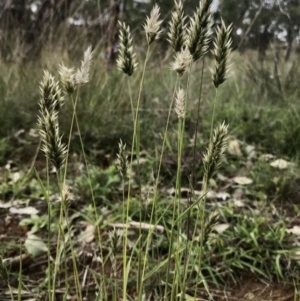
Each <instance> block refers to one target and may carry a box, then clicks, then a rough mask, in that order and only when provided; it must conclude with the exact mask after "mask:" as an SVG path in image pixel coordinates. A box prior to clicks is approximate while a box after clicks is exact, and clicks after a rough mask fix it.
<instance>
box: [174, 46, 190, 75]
mask: <svg viewBox="0 0 300 301" xmlns="http://www.w3.org/2000/svg"><path fill="white" fill-rule="evenodd" d="M191 61H192V56H191V54H190V51H189V50H188V48H182V49H181V51H180V52H176V54H175V59H174V62H172V64H171V69H172V70H174V71H176V72H177V73H178V75H179V76H182V75H183V74H184V73H185V72H186V70H187V67H188V66H189V65H190V63H191Z"/></svg>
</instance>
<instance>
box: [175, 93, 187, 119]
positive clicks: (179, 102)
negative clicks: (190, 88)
mask: <svg viewBox="0 0 300 301" xmlns="http://www.w3.org/2000/svg"><path fill="white" fill-rule="evenodd" d="M175 112H176V114H177V116H178V118H179V119H183V118H184V116H185V92H184V90H183V89H181V88H179V89H178V91H177V94H176V99H175Z"/></svg>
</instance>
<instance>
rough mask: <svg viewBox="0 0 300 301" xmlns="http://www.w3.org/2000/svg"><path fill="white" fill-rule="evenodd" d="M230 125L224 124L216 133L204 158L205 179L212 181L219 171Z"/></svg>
mask: <svg viewBox="0 0 300 301" xmlns="http://www.w3.org/2000/svg"><path fill="white" fill-rule="evenodd" d="M227 135H228V125H226V124H225V122H223V123H222V124H221V125H220V126H219V127H217V128H216V129H215V131H214V135H213V138H212V140H211V142H210V143H209V147H208V150H207V152H206V154H205V155H204V156H203V164H204V177H205V178H206V179H207V180H210V179H211V178H212V177H213V176H214V175H215V174H216V173H217V172H218V170H219V168H220V166H221V164H222V161H223V159H224V152H225V150H226V146H227V139H228V136H227Z"/></svg>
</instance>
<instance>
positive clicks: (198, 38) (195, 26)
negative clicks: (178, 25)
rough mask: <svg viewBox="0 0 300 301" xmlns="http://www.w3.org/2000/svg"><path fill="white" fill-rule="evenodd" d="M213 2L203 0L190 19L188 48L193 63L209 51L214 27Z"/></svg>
mask: <svg viewBox="0 0 300 301" xmlns="http://www.w3.org/2000/svg"><path fill="white" fill-rule="evenodd" d="M212 1H213V0H202V1H201V2H200V4H199V7H198V8H197V10H196V12H195V13H194V16H193V18H190V24H189V26H188V28H187V47H188V48H189V50H190V53H191V55H192V56H193V61H194V62H195V61H197V60H198V59H200V58H201V57H202V56H203V55H204V54H205V53H206V52H207V49H208V43H209V35H210V30H211V26H212V21H211V10H210V8H211V4H212Z"/></svg>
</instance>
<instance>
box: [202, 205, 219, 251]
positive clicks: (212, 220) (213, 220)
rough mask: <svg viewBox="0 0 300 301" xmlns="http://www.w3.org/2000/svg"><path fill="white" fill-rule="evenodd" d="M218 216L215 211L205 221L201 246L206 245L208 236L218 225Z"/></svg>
mask: <svg viewBox="0 0 300 301" xmlns="http://www.w3.org/2000/svg"><path fill="white" fill-rule="evenodd" d="M219 219H220V215H219V213H218V212H217V211H214V212H211V213H210V214H209V216H208V217H207V218H206V219H205V223H204V231H203V235H204V236H203V245H206V244H207V243H208V241H209V236H210V234H211V233H212V231H213V229H214V226H215V225H217V224H218V223H219Z"/></svg>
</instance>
